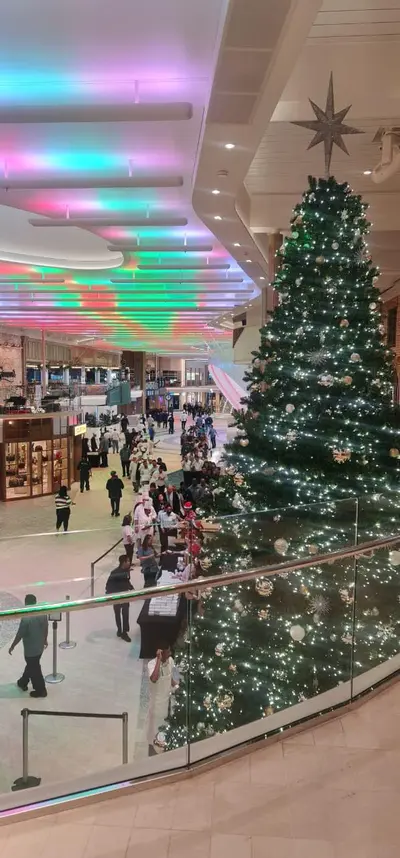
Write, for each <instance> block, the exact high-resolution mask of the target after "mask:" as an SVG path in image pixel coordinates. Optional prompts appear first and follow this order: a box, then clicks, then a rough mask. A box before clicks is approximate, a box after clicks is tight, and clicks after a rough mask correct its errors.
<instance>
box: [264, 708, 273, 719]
mask: <svg viewBox="0 0 400 858" xmlns="http://www.w3.org/2000/svg"><path fill="white" fill-rule="evenodd" d="M273 714H274V709H273V707H272V706H266V707H265V709H264V715H266V716H267V717H268V715H273Z"/></svg>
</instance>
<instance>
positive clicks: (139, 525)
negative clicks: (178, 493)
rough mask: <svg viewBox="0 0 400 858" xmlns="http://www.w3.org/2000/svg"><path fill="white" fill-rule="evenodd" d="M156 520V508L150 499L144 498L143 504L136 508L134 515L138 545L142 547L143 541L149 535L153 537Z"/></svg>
mask: <svg viewBox="0 0 400 858" xmlns="http://www.w3.org/2000/svg"><path fill="white" fill-rule="evenodd" d="M156 520H157V516H156V513H155V511H154V507H153V506H152V505H151V501H150V498H144V500H143V501H142V503H139V504H138V505H137V506H136V509H135V512H134V515H133V523H134V530H135V536H136V539H137V541H138V545H141V543H142V539H144V537H145V536H146V535H147V534H148V533H150V534H151V535H153V531H154V524H155V522H156Z"/></svg>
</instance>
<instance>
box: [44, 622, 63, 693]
mask: <svg viewBox="0 0 400 858" xmlns="http://www.w3.org/2000/svg"><path fill="white" fill-rule="evenodd" d="M49 620H50V621H52V622H53V671H52V673H49V674H48V675H47V676H45V680H46V682H47V683H48V684H49V685H56V683H57V682H62V681H63V679H65V676H64V674H63V673H57V628H58V623H60V622H61V613H59V614H49Z"/></svg>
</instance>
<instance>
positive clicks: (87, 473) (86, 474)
mask: <svg viewBox="0 0 400 858" xmlns="http://www.w3.org/2000/svg"><path fill="white" fill-rule="evenodd" d="M78 471H79V479H80V487H81V492H83V490H84V489H86V491H87V492H88V491H89V490H90V482H89V478H90V477H91V476H92V471H91V467H90V462H88V459H87V456H82V458H81V460H80V462H79V463H78Z"/></svg>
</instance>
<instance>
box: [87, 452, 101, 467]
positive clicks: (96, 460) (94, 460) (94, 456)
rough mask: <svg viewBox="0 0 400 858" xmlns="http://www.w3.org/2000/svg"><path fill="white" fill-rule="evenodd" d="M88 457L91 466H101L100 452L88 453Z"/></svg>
mask: <svg viewBox="0 0 400 858" xmlns="http://www.w3.org/2000/svg"><path fill="white" fill-rule="evenodd" d="M87 455H88V459H89V462H90V467H91V468H99V467H100V453H91V452H89V453H88V454H87Z"/></svg>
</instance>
